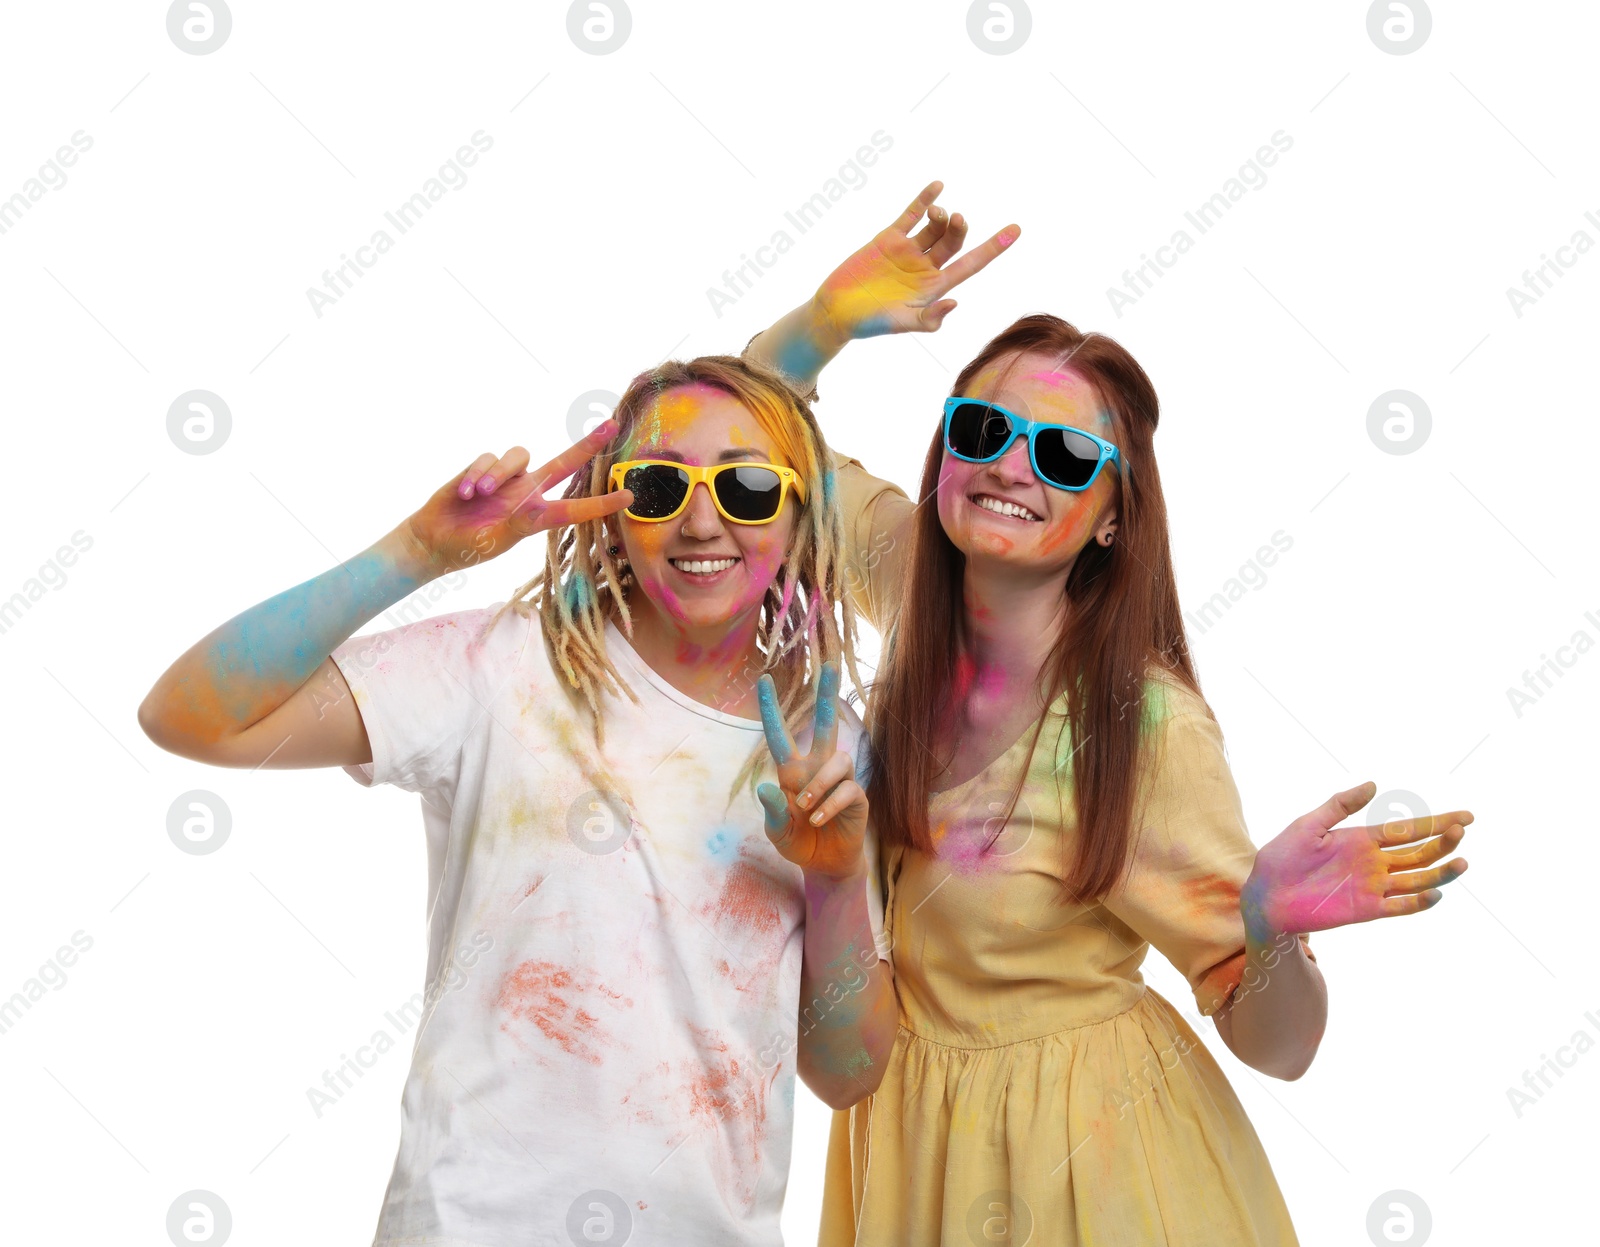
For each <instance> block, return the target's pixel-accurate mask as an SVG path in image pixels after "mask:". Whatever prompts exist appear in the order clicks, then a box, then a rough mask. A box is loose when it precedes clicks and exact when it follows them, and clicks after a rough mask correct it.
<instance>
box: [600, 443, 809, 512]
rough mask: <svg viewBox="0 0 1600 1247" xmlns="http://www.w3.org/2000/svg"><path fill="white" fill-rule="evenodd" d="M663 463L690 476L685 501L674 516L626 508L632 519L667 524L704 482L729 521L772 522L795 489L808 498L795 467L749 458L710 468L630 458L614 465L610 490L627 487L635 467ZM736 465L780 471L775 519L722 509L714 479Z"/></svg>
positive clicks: (799, 497)
mask: <svg viewBox="0 0 1600 1247" xmlns="http://www.w3.org/2000/svg"><path fill="white" fill-rule="evenodd" d="M654 466H660V467H664V468H677V469H678V471H680V472H686V473H688V476H689V488H688V489H687V490H685V491H684V494H683V501H682V502H681V503H679V504H678V509H677V510H675V511H674V512H673V513H672V514H671V515H635V514H634V513H633V512H632V511H630V510H628V509H627V508H624V509H623V512H622V514H624V515H626V516H627V517H628V518H629V519H630V520H638V521H639V523H641V524H665V523H666V522H667V521H668V520H670V519H675V518H676V517H678V516H680V515H682V514H683V513H684V511H685V510H686V509H687V508H688V506H689V499H691V498H693V497H694V487H695V486H696V485H699V484H701V483H702V482H704V484H705V487H706V492H707V493H709V494H710V495H711V505H712V506H714V507H716V508H717V511H718V513H719V514H720V515H721V516H722V518H723V519H725V520H727V521H728V523H730V524H748V525H755V524H770V523H772V521H773V520H776V519H777V518H778V517H779V516H780V515H782V514H783V504H784V503H785V502H786V501H788V498H789V491H790V490H791V489H792V490H794V495H795V497H796V498H798V499H799V500H800V501H801V502H802V503H803V502H805V500H806V483H805V480H804V479H803V478H802V477H801V476H800V474H799V473H798V472H796V471H795V470H794V469H793V468H785V467H782V466H780V465H779V464H776V463H756V462H755V461H753V460H750V459H736V460H734V461H733V462H731V463H717V464H712V465H711V466H710V467H701V466H699V465H697V464H692V463H680V462H679V461H678V460H676V459H627V460H624V461H623V462H622V463H613V464H612V465H611V489H612V491H613V492H615V491H616V490H618V489H622V488H624V485H623V481H624V479H625V478H626V477H627V475H628V472H629V471H630V470H631V469H633V468H643V467H654ZM735 468H768V469H770V470H771V471H773V472H776V473H777V474H778V509H777V510H776V511H774V512H773V513H772V519H766V520H741V519H739V518H738V517H737V516H734V515H729V514H728V513H727V511H726V510H724V509H723V506H722V499H720V498H718V497H717V488H716V486H715V485H714V484H713V483H712V478H713V477H715V476H716V475H718V474H719V473H721V472H731V471H732V470H733V469H735Z"/></svg>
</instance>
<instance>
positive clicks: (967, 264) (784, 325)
mask: <svg viewBox="0 0 1600 1247" xmlns="http://www.w3.org/2000/svg"><path fill="white" fill-rule="evenodd" d="M943 189H944V183H943V182H930V183H928V185H927V186H925V187H924V188H923V190H922V193H921V194H920V195H918V196H917V197H916V198H915V199H913V200H912V201H911V202H910V203H909V204H908V205H907V206H906V210H905V211H904V212H902V213H901V214H900V215H899V216H898V217H896V218H895V219H894V220H893V221H892V222H890V224H889V225H887V226H886V227H885V228H883V229H882V230H880V231H879V232H878V233H877V234H876V235H875V236H874V237H873V238H872V239H871V241H869V242H868V243H867V244H866V246H864V247H862V248H861V249H860V250H859V251H857V252H856V253H855V254H854V255H852V256H850V257H849V259H847V260H845V262H844V263H843V264H841V265H839V267H838V268H836V269H834V271H833V272H832V273H830V274H828V276H827V278H826V279H825V280H824V281H823V283H822V285H821V286H819V287H818V288H817V292H816V294H814V295H812V296H811V299H810V300H809V301H808V302H806V303H802V304H801V305H800V306H799V307H797V308H795V309H794V310H793V311H792V312H789V313H788V314H787V315H785V316H783V317H782V318H781V319H779V320H778V321H777V322H776V323H775V324H773V325H771V326H770V327H769V328H767V329H764V330H762V332H761V333H759V334H757V335H756V337H755V339H754V341H752V342H751V343H750V346H749V348H748V349H747V350H746V354H747V355H750V356H751V357H752V358H755V359H759V360H761V361H763V362H764V363H767V364H770V365H772V366H774V367H776V368H778V369H779V370H780V371H782V372H783V373H785V374H786V375H788V376H790V377H792V378H794V380H795V381H796V382H798V383H799V388H800V389H801V390H802V391H804V390H807V389H809V388H810V387H811V386H812V385H814V384H815V382H816V380H817V377H818V375H819V374H820V373H821V372H822V370H823V368H824V367H826V366H827V364H828V362H829V361H830V360H832V359H833V357H834V356H835V355H837V354H838V353H839V352H840V351H842V350H843V349H844V347H845V345H846V344H847V343H849V342H852V341H854V340H855V339H857V338H872V337H877V336H879V335H880V334H886V333H932V332H933V331H934V330H936V329H938V328H939V326H940V325H941V324H943V323H944V318H945V316H947V315H948V314H949V312H950V310H951V309H952V308H954V307H955V305H956V301H955V300H954V299H948V298H946V297H945V295H946V294H948V293H949V292H950V291H951V290H952V289H954V288H955V287H956V286H958V285H960V284H961V283H962V282H964V281H965V280H966V279H967V278H969V277H971V276H972V275H973V274H974V273H976V272H978V271H979V270H980V269H982V268H984V267H985V266H986V265H987V264H988V263H989V262H990V261H991V260H993V259H994V258H995V257H996V256H998V255H999V254H1000V253H1001V252H1002V251H1004V250H1005V249H1006V248H1007V247H1009V246H1010V245H1011V244H1012V243H1014V242H1015V241H1016V240H1017V236H1018V235H1019V234H1021V233H1022V228H1021V226H1018V225H1008V226H1006V227H1005V228H1004V229H1002V230H1001V231H1000V232H999V233H997V234H996V235H994V237H992V238H990V239H989V241H988V242H986V243H984V244H983V245H982V246H980V247H974V248H973V249H972V250H971V251H969V252H967V253H966V254H965V255H964V256H961V258H960V259H955V258H954V257H955V256H956V253H957V252H959V251H960V250H961V245H962V243H964V242H965V241H966V238H967V223H966V221H965V220H964V219H963V218H962V216H961V214H960V213H959V212H957V213H955V214H953V215H952V214H951V213H948V212H946V211H945V209H944V208H942V207H940V206H939V205H938V204H936V203H934V200H935V199H937V198H938V196H939V192H940V191H941V190H943ZM924 216H926V217H927V218H928V221H927V224H926V225H924V226H923V227H922V229H921V230H918V232H917V233H916V234H912V232H911V231H912V230H914V229H916V227H917V224H918V223H919V222H920V221H921V220H922V218H923V217H924Z"/></svg>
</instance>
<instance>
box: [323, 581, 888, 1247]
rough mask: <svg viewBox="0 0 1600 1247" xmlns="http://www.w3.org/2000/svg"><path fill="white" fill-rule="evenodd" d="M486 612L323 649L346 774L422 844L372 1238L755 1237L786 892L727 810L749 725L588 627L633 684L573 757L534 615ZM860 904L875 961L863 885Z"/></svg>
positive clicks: (777, 1042) (753, 828)
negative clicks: (343, 714)
mask: <svg viewBox="0 0 1600 1247" xmlns="http://www.w3.org/2000/svg"><path fill="white" fill-rule="evenodd" d="M493 615H494V608H492V607H491V608H488V609H481V610H469V611H462V612H459V613H454V614H448V615H441V616H436V617H434V618H431V619H424V620H421V621H419V622H417V623H414V624H410V625H408V626H406V627H402V628H396V629H393V630H391V631H388V632H381V633H377V634H372V635H368V636H361V637H352V638H351V639H350V640H348V641H346V642H345V643H344V644H343V645H341V646H340V647H339V648H338V649H337V650H336V651H334V654H333V659H334V661H335V662H336V663H337V664H338V666H339V669H340V671H342V672H343V673H344V677H345V679H346V681H347V682H348V683H349V685H350V688H351V690H352V691H353V693H354V695H355V700H356V704H357V706H358V707H359V709H360V712H361V717H362V720H363V721H364V723H365V724H366V729H367V735H368V737H369V738H370V740H371V742H372V762H371V763H370V764H367V765H364V766H355V767H347V768H345V769H346V770H347V771H349V772H350V774H351V775H352V776H354V777H355V778H356V779H357V780H358V781H359V782H360V783H362V784H364V785H371V784H394V785H396V786H397V787H400V788H404V789H407V790H408V791H411V792H417V793H420V794H421V797H422V813H423V822H424V825H425V827H426V831H427V843H428V971H427V980H426V982H427V986H426V990H425V992H424V1004H423V1008H422V1019H421V1022H420V1024H419V1025H418V1030H417V1037H416V1043H415V1047H414V1049H413V1052H412V1062H411V1071H410V1073H409V1075H408V1076H407V1079H406V1085H405V1091H404V1094H403V1097H402V1102H401V1134H400V1149H399V1154H398V1156H397V1157H396V1160H395V1167H394V1173H393V1176H392V1177H391V1178H390V1181H389V1188H388V1192H387V1194H386V1195H385V1197H384V1205H383V1212H382V1214H381V1216H380V1218H379V1222H378V1230H377V1235H376V1238H375V1239H374V1243H375V1247H387V1245H390V1244H395V1245H398V1244H402V1243H404V1244H450V1245H452V1247H530V1245H531V1244H552V1245H558V1247H571V1244H572V1243H573V1242H579V1243H586V1242H599V1243H606V1242H610V1243H620V1242H623V1241H625V1240H626V1241H629V1242H632V1243H634V1244H654V1243H696V1244H701V1243H704V1244H718V1245H719V1247H721V1245H723V1244H739V1245H744V1244H749V1245H751V1247H757V1245H759V1247H776V1245H777V1244H779V1243H781V1241H782V1240H781V1236H780V1233H779V1228H778V1221H779V1213H780V1211H781V1209H782V1206H783V1195H784V1188H785V1185H786V1183H787V1180H788V1172H789V1147H790V1136H791V1133H792V1127H793V1114H794V1079H795V1047H796V1042H797V1040H796V1032H797V1027H798V1018H799V985H800V962H801V952H802V943H803V929H804V923H805V904H804V898H803V893H802V890H801V872H800V869H799V868H798V867H797V866H795V865H793V864H792V863H790V862H787V861H785V860H784V859H783V858H782V857H780V856H779V855H778V852H777V850H776V849H774V848H773V846H772V843H771V841H770V840H768V838H767V835H766V832H765V830H764V823H763V816H762V811H761V805H760V803H759V802H758V801H757V800H756V798H755V796H754V794H753V792H752V791H751V790H750V788H749V786H748V784H747V785H746V786H744V787H742V788H741V789H740V790H739V791H738V793H737V794H736V795H733V796H732V799H731V803H730V793H731V792H732V789H733V784H734V780H735V778H736V777H737V775H738V773H739V771H740V770H741V768H742V767H743V766H744V764H745V762H746V760H747V759H748V758H749V756H750V754H751V751H752V750H754V749H755V748H756V747H757V746H760V748H761V751H762V753H761V757H762V763H763V772H764V773H763V775H762V776H760V778H771V777H772V764H771V761H770V757H769V756H768V755H767V752H766V745H765V739H764V737H763V734H762V731H761V724H760V722H759V721H758V720H754V719H742V718H736V717H734V716H732V715H727V714H721V713H719V712H718V711H716V710H713V709H711V708H710V707H708V706H704V705H701V704H700V703H698V702H696V701H694V700H693V699H691V698H689V697H688V696H686V695H685V694H683V693H681V692H679V691H678V690H676V689H674V688H673V687H672V686H671V685H669V684H668V683H667V682H666V681H665V680H663V679H662V678H661V677H660V676H659V675H657V674H656V672H654V671H653V670H651V669H650V668H649V667H648V666H646V665H645V663H644V662H643V661H642V660H641V659H640V658H639V656H638V655H637V654H636V653H635V652H634V651H633V649H632V648H631V647H630V646H629V645H628V644H627V642H626V640H625V639H624V638H623V636H622V634H621V633H620V632H619V631H617V629H616V628H615V627H614V626H613V627H611V628H609V629H608V631H607V635H606V645H607V653H608V654H609V656H610V658H611V661H612V663H613V665H614V666H615V667H616V668H617V670H618V672H619V674H620V675H621V676H622V678H623V679H624V680H625V681H626V683H627V684H628V685H629V686H630V687H631V688H632V689H633V691H634V692H635V694H637V696H638V698H639V702H640V704H639V705H634V704H633V703H632V702H630V701H628V700H626V699H625V698H614V697H611V698H607V699H606V701H605V702H604V704H603V709H604V715H605V729H606V730H605V742H606V743H605V748H604V749H603V750H601V749H598V748H597V747H596V745H595V738H594V732H593V728H592V726H591V722H590V719H589V715H588V711H587V709H586V708H585V707H584V706H583V705H582V703H581V702H580V701H578V700H577V699H576V698H575V697H574V696H573V695H572V694H571V693H569V692H568V690H567V687H566V683H565V680H564V679H562V678H561V677H560V676H559V675H558V674H557V673H556V672H555V671H554V670H553V669H552V667H551V665H550V661H549V655H548V651H547V650H546V648H545V645H544V640H543V637H542V635H541V628H540V623H539V619H538V617H537V615H533V616H532V617H530V618H527V619H524V618H521V617H519V616H518V615H516V614H515V613H513V612H507V613H506V614H505V615H503V616H501V617H500V619H499V620H498V621H497V622H495V623H493V625H492V626H490V621H491V619H492V618H493ZM840 710H841V713H840V727H839V745H840V748H842V749H848V750H852V751H854V750H856V749H857V748H859V746H860V739H861V737H860V722H859V720H858V719H857V718H856V717H855V716H854V715H853V714H852V713H851V712H850V711H849V708H848V707H844V706H841V708H840ZM870 851H871V844H870V842H869V852H870ZM871 873H872V876H873V877H875V875H876V872H875V870H874V871H872V872H871ZM868 909H869V912H870V914H871V917H872V925H873V932H874V935H875V937H876V940H877V949H876V950H875V951H876V953H877V954H878V956H887V944H886V940H885V937H884V936H883V933H882V932H883V914H882V898H881V897H880V896H878V895H877V894H876V888H875V887H870V888H869V889H868ZM866 956H867V958H868V963H869V966H870V964H871V958H872V952H871V951H869V952H868V953H867V954H866ZM867 968H868V967H866V966H864V967H863V974H864V973H865V970H866V969H867Z"/></svg>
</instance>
